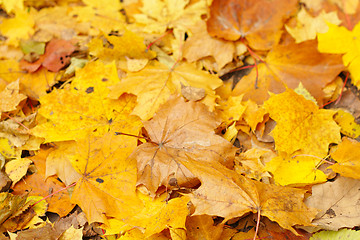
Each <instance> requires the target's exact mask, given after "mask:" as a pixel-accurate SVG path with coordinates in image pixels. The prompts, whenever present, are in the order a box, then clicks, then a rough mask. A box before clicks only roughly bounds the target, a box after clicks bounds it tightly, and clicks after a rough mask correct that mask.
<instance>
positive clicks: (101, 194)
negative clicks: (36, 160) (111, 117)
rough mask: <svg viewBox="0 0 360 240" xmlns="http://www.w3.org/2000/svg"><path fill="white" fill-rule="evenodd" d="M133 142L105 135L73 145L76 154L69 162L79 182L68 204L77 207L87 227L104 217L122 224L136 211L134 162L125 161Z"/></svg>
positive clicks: (129, 159) (128, 159) (108, 134)
mask: <svg viewBox="0 0 360 240" xmlns="http://www.w3.org/2000/svg"><path fill="white" fill-rule="evenodd" d="M124 130H125V129H124ZM136 141H137V139H136V138H132V137H127V136H116V135H115V133H114V132H108V133H106V134H104V135H103V136H102V137H90V136H89V138H88V139H83V140H79V141H78V142H77V151H76V153H77V154H76V156H74V157H73V158H72V159H70V162H71V164H72V165H73V167H74V168H75V170H76V171H77V172H78V173H79V174H81V178H80V179H79V180H78V181H77V184H76V186H75V189H74V191H73V193H72V197H71V202H72V203H74V204H78V205H79V206H80V207H81V209H82V210H83V211H84V212H85V213H86V217H87V219H88V221H89V223H93V222H101V223H107V218H106V217H107V216H108V217H115V218H117V219H120V220H125V219H127V218H129V217H131V216H133V215H134V214H135V213H136V212H137V211H138V209H137V208H138V206H139V205H140V204H141V202H140V200H138V199H137V197H136V194H135V188H136V185H135V183H136V162H135V161H134V160H133V159H131V158H128V155H129V154H130V153H131V152H132V151H133V149H134V148H135V147H136Z"/></svg>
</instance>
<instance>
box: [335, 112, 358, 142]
mask: <svg viewBox="0 0 360 240" xmlns="http://www.w3.org/2000/svg"><path fill="white" fill-rule="evenodd" d="M334 120H335V122H336V123H337V124H338V125H339V126H340V127H341V129H340V131H341V133H342V134H344V135H345V136H348V137H351V138H357V137H358V136H360V125H359V124H357V123H356V122H355V118H354V117H353V115H351V113H349V112H346V111H344V110H342V109H338V110H337V111H336V114H335V115H334Z"/></svg>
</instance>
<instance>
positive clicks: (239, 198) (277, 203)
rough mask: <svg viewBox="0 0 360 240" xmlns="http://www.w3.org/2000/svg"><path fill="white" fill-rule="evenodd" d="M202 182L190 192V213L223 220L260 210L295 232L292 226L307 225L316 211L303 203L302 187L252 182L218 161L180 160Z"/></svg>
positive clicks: (262, 213) (264, 214) (272, 219)
mask: <svg viewBox="0 0 360 240" xmlns="http://www.w3.org/2000/svg"><path fill="white" fill-rule="evenodd" d="M180 162H181V163H182V164H184V165H185V166H186V168H188V169H189V170H190V171H191V172H192V173H193V174H194V175H195V176H197V177H198V178H199V179H200V181H201V186H200V188H198V189H197V190H195V191H194V192H193V193H192V194H190V195H189V196H190V199H191V202H192V203H193V204H194V206H195V208H196V209H195V212H194V213H193V215H202V214H207V215H215V216H221V217H224V218H225V219H224V221H227V220H229V219H231V218H235V217H241V216H243V215H244V214H245V213H248V212H253V213H256V212H257V211H260V214H261V215H262V216H266V217H268V218H269V219H270V220H271V221H276V222H277V223H278V224H279V225H280V226H281V227H283V228H285V229H288V230H290V231H292V232H293V233H294V234H296V235H298V233H297V232H296V231H295V230H294V228H292V226H294V225H296V224H298V225H303V226H310V225H311V220H312V219H313V218H314V217H315V215H316V213H317V211H315V210H314V209H310V208H308V207H306V206H305V204H304V203H303V198H304V193H305V192H306V191H305V190H301V189H296V188H289V187H281V186H276V185H270V184H265V183H261V182H257V181H252V180H250V179H248V178H246V177H244V176H242V175H240V174H237V173H236V172H234V171H231V170H229V169H227V168H226V167H224V166H223V165H221V164H219V163H217V162H199V161H195V160H193V159H190V158H188V159H186V160H185V159H182V160H181V161H180Z"/></svg>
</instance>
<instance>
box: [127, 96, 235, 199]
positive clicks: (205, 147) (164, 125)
mask: <svg viewBox="0 0 360 240" xmlns="http://www.w3.org/2000/svg"><path fill="white" fill-rule="evenodd" d="M218 123H219V122H218V120H217V119H216V118H215V116H214V114H212V113H211V112H209V111H208V110H207V109H206V106H205V105H203V104H201V103H196V102H185V101H184V100H183V99H182V98H180V97H172V98H171V99H170V100H169V101H168V102H167V103H165V104H164V105H162V106H161V107H160V109H159V110H158V111H157V113H156V114H155V116H154V117H153V119H152V120H150V121H147V122H144V127H145V129H146V131H147V133H148V135H149V137H150V139H151V141H150V142H146V143H144V144H142V145H140V146H138V147H137V148H136V150H135V151H134V152H133V153H132V157H133V158H134V159H136V160H137V167H138V185H141V184H142V185H145V186H146V187H147V189H148V190H149V191H150V193H151V194H152V195H154V194H155V192H156V191H157V189H158V188H159V187H160V186H162V185H164V186H167V187H170V185H169V184H170V182H171V181H175V183H173V186H183V185H184V186H193V185H194V184H196V183H197V181H194V180H195V179H194V176H193V175H192V174H191V173H190V172H189V171H188V170H187V169H186V168H185V167H184V166H182V164H181V163H180V162H179V160H180V159H183V158H187V156H186V155H189V156H192V157H193V158H194V159H197V160H199V161H217V162H221V163H222V164H224V165H226V166H229V167H230V166H232V161H233V158H234V154H235V148H234V147H233V146H232V145H231V143H229V142H228V141H226V140H225V139H223V138H222V137H220V136H217V135H216V134H215V132H214V129H215V128H216V127H217V125H218Z"/></svg>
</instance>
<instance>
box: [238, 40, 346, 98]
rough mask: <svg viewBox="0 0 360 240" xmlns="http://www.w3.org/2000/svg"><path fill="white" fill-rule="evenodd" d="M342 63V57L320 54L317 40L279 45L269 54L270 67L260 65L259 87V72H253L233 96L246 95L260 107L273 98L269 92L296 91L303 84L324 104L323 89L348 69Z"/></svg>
mask: <svg viewBox="0 0 360 240" xmlns="http://www.w3.org/2000/svg"><path fill="white" fill-rule="evenodd" d="M310 56H311V57H310ZM341 61H342V60H341V57H340V56H339V55H334V54H324V53H319V52H318V50H317V43H316V41H306V42H304V43H301V44H295V43H294V42H293V43H290V44H288V45H278V46H275V47H274V48H273V49H272V50H271V51H270V52H269V54H268V55H267V57H266V59H265V62H266V64H262V63H260V64H259V65H258V74H259V76H258V79H259V81H258V84H257V86H258V88H255V87H254V86H255V79H256V69H252V71H251V73H250V74H249V75H247V76H245V77H244V78H243V79H241V81H240V82H239V83H238V84H237V85H236V86H235V88H234V91H233V94H234V95H240V94H245V95H244V100H247V99H252V100H254V101H256V102H257V103H259V104H260V103H262V102H263V101H264V100H266V99H267V98H268V97H269V94H268V91H271V92H273V93H280V92H283V91H284V90H285V87H284V85H286V86H287V87H289V88H292V89H295V88H296V87H298V86H299V83H300V82H301V83H302V84H303V85H304V87H305V88H306V89H307V90H308V91H309V92H310V93H311V94H312V95H313V96H314V97H315V98H316V100H317V101H318V102H319V105H321V104H322V102H323V97H324V92H323V88H324V87H325V86H326V85H327V84H329V83H330V82H331V81H333V80H334V79H335V77H336V76H337V75H338V74H339V73H340V72H341V71H342V70H343V69H344V65H343V64H342V63H341ZM324 68H325V69H326V71H324Z"/></svg>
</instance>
